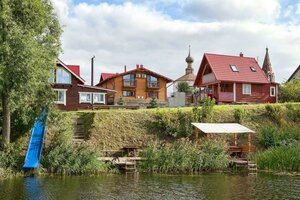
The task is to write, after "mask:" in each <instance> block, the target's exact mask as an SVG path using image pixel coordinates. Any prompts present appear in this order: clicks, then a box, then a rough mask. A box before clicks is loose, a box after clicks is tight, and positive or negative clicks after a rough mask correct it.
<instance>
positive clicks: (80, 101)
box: [79, 92, 93, 104]
mask: <svg viewBox="0 0 300 200" xmlns="http://www.w3.org/2000/svg"><path fill="white" fill-rule="evenodd" d="M82 94H90V95H91V99H90V101H82V100H81V95H82ZM92 101H93V93H92V92H79V103H80V104H81V103H90V104H91V103H92Z"/></svg>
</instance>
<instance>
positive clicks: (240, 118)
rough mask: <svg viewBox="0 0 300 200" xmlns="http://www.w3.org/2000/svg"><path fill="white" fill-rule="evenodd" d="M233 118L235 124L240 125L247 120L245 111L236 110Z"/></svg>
mask: <svg viewBox="0 0 300 200" xmlns="http://www.w3.org/2000/svg"><path fill="white" fill-rule="evenodd" d="M233 116H234V119H235V121H236V122H237V123H240V124H242V123H243V122H244V121H245V119H246V118H247V111H246V110H245V109H240V108H237V109H235V110H234V114H233Z"/></svg>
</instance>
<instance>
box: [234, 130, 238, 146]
mask: <svg viewBox="0 0 300 200" xmlns="http://www.w3.org/2000/svg"><path fill="white" fill-rule="evenodd" d="M234 146H237V135H236V133H234Z"/></svg>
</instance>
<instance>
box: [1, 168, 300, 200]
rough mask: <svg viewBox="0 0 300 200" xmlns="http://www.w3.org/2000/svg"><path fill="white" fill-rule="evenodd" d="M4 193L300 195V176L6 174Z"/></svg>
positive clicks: (25, 196) (84, 196)
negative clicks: (17, 175)
mask: <svg viewBox="0 0 300 200" xmlns="http://www.w3.org/2000/svg"><path fill="white" fill-rule="evenodd" d="M0 199H1V200H2V199H43V200H44V199H62V200H68V199H170V200H171V199H172V200H173V199H222V200H223V199H225V200H226V199H259V200H264V199H280V200H282V199H300V176H276V175H270V174H265V173H259V174H258V175H257V176H253V175H251V176H248V175H247V174H245V175H236V174H235V175H234V174H224V173H209V174H202V175H193V176H191V175H147V174H118V175H101V176H88V177H86V176H64V177H61V176H42V177H27V178H23V177H17V178H11V179H6V180H0Z"/></svg>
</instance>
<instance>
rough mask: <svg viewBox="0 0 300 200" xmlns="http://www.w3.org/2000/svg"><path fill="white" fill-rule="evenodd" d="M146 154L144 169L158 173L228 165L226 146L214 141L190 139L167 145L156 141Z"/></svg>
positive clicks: (196, 170)
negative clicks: (201, 141) (198, 142)
mask: <svg viewBox="0 0 300 200" xmlns="http://www.w3.org/2000/svg"><path fill="white" fill-rule="evenodd" d="M145 156H146V160H145V161H144V162H143V163H142V169H144V170H145V171H151V172H158V173H182V172H184V173H192V172H199V171H208V170H218V169H225V168H226V167H227V166H228V156H227V154H226V153H225V151H224V146H222V145H220V143H216V142H213V141H206V142H204V143H203V144H201V145H197V144H195V143H194V142H191V141H188V140H181V141H177V142H175V143H173V144H167V145H166V144H158V143H156V144H153V145H151V146H149V147H148V148H147V149H146V151H145Z"/></svg>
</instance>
